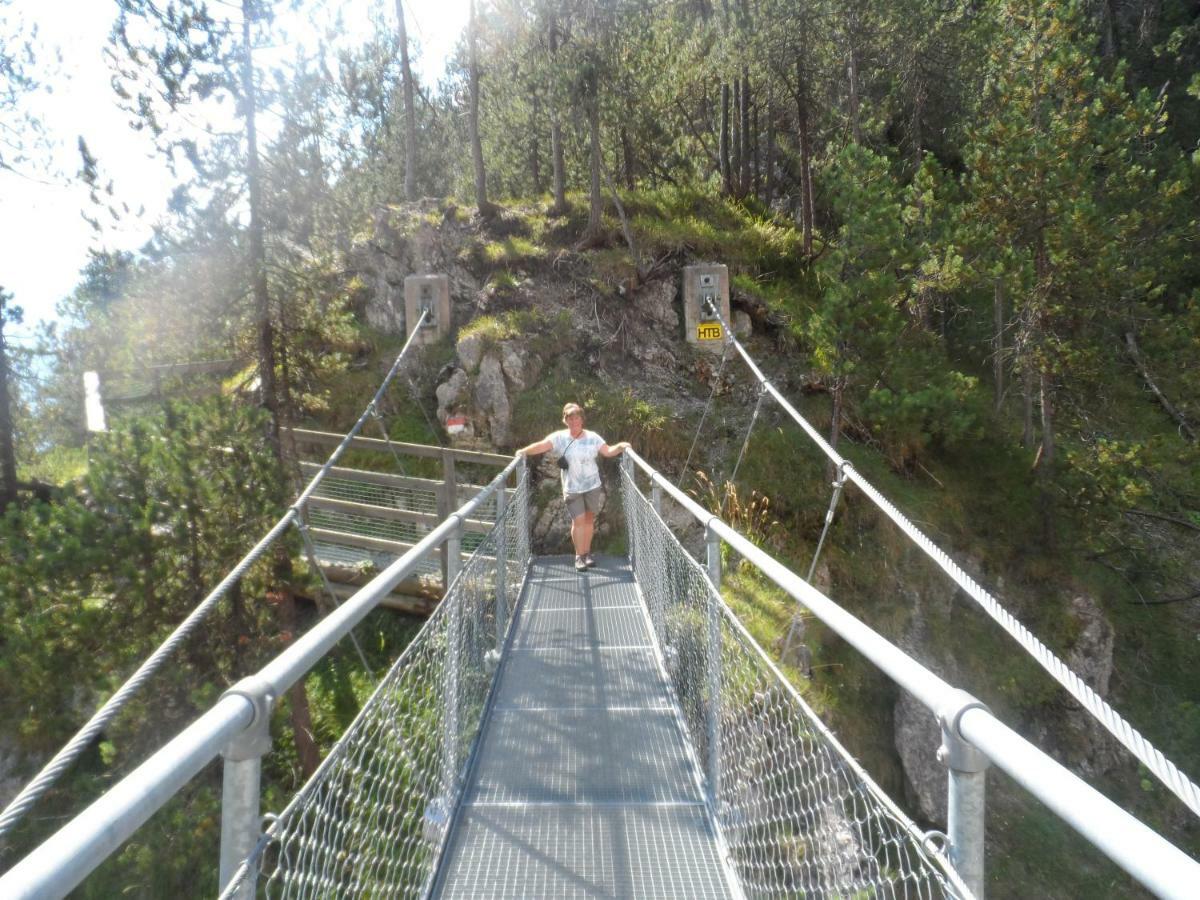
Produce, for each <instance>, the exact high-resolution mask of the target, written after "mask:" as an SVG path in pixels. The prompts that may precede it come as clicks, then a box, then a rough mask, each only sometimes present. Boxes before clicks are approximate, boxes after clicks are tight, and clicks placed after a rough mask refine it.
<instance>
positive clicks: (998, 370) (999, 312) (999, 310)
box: [992, 278, 1004, 413]
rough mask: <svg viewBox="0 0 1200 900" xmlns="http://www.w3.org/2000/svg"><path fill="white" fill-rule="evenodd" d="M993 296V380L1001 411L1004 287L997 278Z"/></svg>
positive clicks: (996, 400) (1002, 392) (997, 403)
mask: <svg viewBox="0 0 1200 900" xmlns="http://www.w3.org/2000/svg"><path fill="white" fill-rule="evenodd" d="M994 287H995V292H994V294H993V297H992V324H993V331H992V381H993V382H994V387H995V407H996V412H997V413H999V412H1000V410H1001V408H1002V407H1003V405H1004V287H1003V285H1002V284H1001V282H1000V279H999V278H997V279H996V283H995V286H994Z"/></svg>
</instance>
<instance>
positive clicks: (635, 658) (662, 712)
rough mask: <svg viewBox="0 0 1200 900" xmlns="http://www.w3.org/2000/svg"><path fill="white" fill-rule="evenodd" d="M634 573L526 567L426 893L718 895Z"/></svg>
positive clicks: (624, 566)
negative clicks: (488, 704)
mask: <svg viewBox="0 0 1200 900" xmlns="http://www.w3.org/2000/svg"><path fill="white" fill-rule="evenodd" d="M731 881H732V876H731V875H730V874H728V872H727V870H726V868H725V867H724V866H723V865H722V862H721V859H720V854H719V850H718V843H717V838H716V834H715V831H714V829H713V825H712V823H711V821H710V819H709V816H708V812H707V809H706V807H705V805H704V802H703V793H702V790H701V783H700V777H699V774H698V771H697V766H696V763H695V761H694V759H693V758H692V756H691V753H690V751H689V745H688V742H687V739H686V736H685V734H684V733H683V731H682V729H681V727H680V721H679V719H678V718H677V716H676V713H675V710H674V707H673V706H672V704H671V700H670V695H669V693H668V688H667V682H666V679H665V677H664V674H663V671H662V668H661V665H660V659H659V656H658V654H657V653H656V650H655V647H654V639H653V637H652V633H651V630H650V627H649V623H648V621H647V619H646V615H645V612H644V607H643V604H642V601H641V597H640V595H639V593H638V588H637V585H636V584H635V582H634V578H633V573H632V572H631V571H630V569H629V565H628V562H627V561H626V560H625V559H623V558H622V559H617V558H607V559H600V560H599V564H598V565H597V567H596V568H595V569H593V570H591V571H589V572H588V573H586V574H578V573H576V572H575V570H574V567H573V561H572V558H571V557H557V558H556V557H545V558H541V559H537V560H535V561H534V562H533V564H532V567H531V569H530V572H529V577H528V580H527V582H526V586H525V590H524V593H523V594H522V596H521V599H520V603H519V606H518V609H517V613H516V621H515V622H514V623H513V629H512V632H511V635H510V638H509V644H508V646H507V648H506V651H505V655H504V660H503V663H502V666H501V669H500V672H499V677H498V682H497V685H496V692H495V696H494V699H493V703H492V708H491V711H490V714H489V715H488V718H487V721H486V723H485V725H484V728H483V732H482V735H481V737H480V744H479V749H478V751H477V753H476V756H475V759H474V761H473V764H472V767H471V771H470V775H469V778H468V783H467V787H466V789H465V791H464V795H463V801H462V805H461V806H460V808H459V810H458V813H457V816H456V819H455V823H454V829H453V833H452V835H451V837H450V842H449V845H448V849H447V851H446V856H445V858H444V859H443V861H442V865H441V868H440V871H439V873H438V881H437V886H436V889H435V891H434V896H436V897H443V898H450V897H454V898H462V897H479V898H483V897H487V898H502V897H512V898H518V897H519V898H528V897H555V898H560V897H687V898H693V897H694V898H700V897H732V896H735V893H734V892H733V891H732V890H731V888H730V882H731Z"/></svg>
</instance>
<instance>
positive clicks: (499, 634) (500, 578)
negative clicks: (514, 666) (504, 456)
mask: <svg viewBox="0 0 1200 900" xmlns="http://www.w3.org/2000/svg"><path fill="white" fill-rule="evenodd" d="M507 511H508V488H507V487H506V486H505V485H504V484H501V485H500V487H499V488H498V489H497V490H496V525H495V528H496V646H498V647H499V646H501V645H502V644H503V643H504V631H505V629H506V628H507V627H508V524H507V523H506V522H505V521H504V516H505V513H506V512H507Z"/></svg>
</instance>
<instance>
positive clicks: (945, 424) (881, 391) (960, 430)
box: [859, 369, 981, 469]
mask: <svg viewBox="0 0 1200 900" xmlns="http://www.w3.org/2000/svg"><path fill="white" fill-rule="evenodd" d="M907 383H909V384H912V385H914V386H913V387H911V388H909V389H908V390H896V389H893V388H891V387H889V386H887V385H884V384H880V385H878V386H875V387H872V388H871V389H870V390H869V391H868V392H867V395H866V397H864V398H863V401H862V403H861V405H860V406H859V412H860V413H861V414H862V415H863V417H864V418H865V420H866V421H867V422H870V423H871V424H870V427H871V433H872V434H873V435H874V436H875V437H876V438H877V439H878V440H879V442H880V444H881V445H882V446H883V448H884V450H885V452H886V453H887V454H888V457H889V458H890V459H891V460H892V463H893V465H895V466H896V467H897V468H900V469H903V468H907V467H908V465H909V464H910V463H911V462H913V461H915V460H917V459H919V458H920V457H923V456H925V455H926V452H927V451H928V449H929V448H930V446H931V445H933V444H937V445H938V446H939V447H952V446H954V445H955V444H957V443H958V442H960V441H962V440H963V439H964V438H966V437H968V436H975V435H978V434H979V431H980V425H979V423H980V413H981V410H980V408H979V407H980V403H979V399H978V394H977V390H976V389H977V388H978V385H979V380H978V379H977V378H972V377H970V376H967V375H963V374H962V373H960V372H954V371H938V370H937V369H934V371H933V372H932V373H930V375H928V376H927V377H926V380H924V382H922V381H921V380H920V379H917V378H914V379H912V381H909V382H907Z"/></svg>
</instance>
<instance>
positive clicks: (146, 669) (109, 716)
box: [0, 311, 428, 838]
mask: <svg viewBox="0 0 1200 900" xmlns="http://www.w3.org/2000/svg"><path fill="white" fill-rule="evenodd" d="M426 315H428V311H426V312H423V313H421V319H420V320H418V321H417V328H416V329H414V330H413V333H412V334H411V335H410V336H409V338H408V340H407V341H405V342H404V347H403V348H401V350H400V353H399V355H398V356H397V357H396V361H395V362H393V363H392V367H391V369H389V370H388V373H387V375H386V376H385V377H384V379H383V382H382V384H380V385H379V389H378V390H377V391H376V392H375V396H374V397H373V398H372V399H371V402H370V403H369V404H368V405H367V408H366V409H364V410H363V412H362V415H360V416H359V417H358V421H357V422H355V423H354V427H353V428H351V429H350V431H349V432H347V434H346V436H345V437H344V438H343V439H342V442H341V443H340V444H339V445H338V446H337V448H336V449H335V450H334V451H333V453H331V454H330V455H329V459H328V460H326V462H325V464H324V465H323V466H322V467H321V469H320V471H318V472H317V474H316V475H314V476H313V477H312V480H311V481H310V482H309V483H308V485H307V486H306V487H305V488H304V490H302V491H301V492H300V494H299V496H297V497H296V501H295V502H294V503H293V504H292V505H291V506H289V507H288V509H287V511H286V512H285V513H284V514H283V516H282V517H281V518H280V519H279V521H278V522H276V523H275V525H274V526H273V527H272V528H271V530H270V531H269V532H267V534H266V535H265V536H264V537H263V539H262V540H260V541H259V542H258V543H257V544H255V545H254V547H253V548H252V549H251V550H250V552H249V553H247V554H246V555H245V556H244V557H242V559H241V561H240V562H238V564H237V565H236V566H234V567H233V569H232V570H231V571H230V572H229V574H228V575H226V576H225V577H224V578H223V579H222V580H221V582H220V584H218V585H217V586H216V587H215V588H213V590H212V592H211V593H209V595H208V596H207V597H205V598H204V599H203V600H202V601H200V603H199V604H198V605H197V606H196V608H195V609H193V610H192V612H191V613H190V614H189V615H188V617H187V618H186V619H184V620H183V622H181V623H180V624H179V626H178V627H177V628H176V629H175V630H174V631H173V632H171V634H170V636H169V637H167V639H166V640H165V641H163V642H162V644H160V645H159V647H158V649H157V650H155V651H154V652H153V653H152V654H151V655H150V656H149V657H148V658H147V659H146V661H145V662H143V663H142V664H141V666H139V667H138V669H137V671H136V672H134V673H133V675H131V676H130V677H129V679H128V680H127V681H126V682H125V683H124V684H123V685H121V687H120V688H118V689H117V691H116V693H114V694H113V695H112V696H111V697H109V698H108V700H107V701H106V702H105V703H104V704H103V705H102V706H101V707H100V709H98V710H97V711H96V712H95V713H94V714H93V715H92V717H91V718H90V719H89V720H88V721H87V723H86V724H85V725H84V726H83V727H82V728H80V729H79V731H77V732H76V733H75V736H74V737H73V738H71V739H70V741H68V742H67V744H66V745H65V746H64V747H63V748H62V749H61V750H59V751H58V753H56V754H55V755H54V758H53V759H51V760H50V762H48V763H47V764H46V765H45V766H44V767H43V768H42V770H41V771H40V772H39V773H38V774H37V775H36V776H34V778H33V780H32V781H30V782H29V783H28V784H27V785H25V787H23V788H22V789H21V791H20V793H18V794H17V796H16V797H14V798H13V799H12V801H11V802H10V803H9V804H8V806H6V807H5V808H4V812H3V813H0V838H3V837H4V836H5V835H6V834H8V832H10V831H11V830H12V829H13V826H15V825H16V824H17V822H18V821H19V820H20V819H21V818H22V817H23V816H24V815H25V814H26V813H27V812H28V811H29V810H30V808H32V806H33V805H34V804H35V803H36V802H37V801H38V800H39V799H40V798H41V797H42V796H44V795H45V793H46V792H47V791H48V790H50V788H51V787H53V785H54V783H55V782H56V781H58V779H59V778H60V777H62V775H63V773H64V772H66V771H67V769H68V768H70V767H71V765H72V764H73V763H74V762H75V760H77V759H78V758H79V756H80V755H81V754H82V753H83V751H84V750H86V749H87V748H88V747H89V746H90V745H91V743H92V741H94V740H95V739H96V737H97V736H98V735H99V734H100V733H101V732H102V731H104V729H105V727H107V725H108V723H109V722H111V721H112V720H113V718H114V717H116V715H117V714H118V713H119V712H120V711H121V710H122V709H124V708H125V706H126V705H127V704H128V703H129V701H130V700H131V699H132V698H133V696H134V694H136V693H137V692H138V690H139V689H141V687H142V686H143V685H144V684H145V683H146V682H147V681H149V680H150V678H151V677H152V676H153V675H154V674H155V673H156V672H157V671H158V670H159V669H160V668H162V666H163V664H164V663H165V662H166V661H167V659H169V658H170V656H171V654H172V653H173V652H174V651H175V650H176V649H177V648H178V647H179V645H180V644H182V643H183V642H184V640H186V639H187V638H188V637H189V636H190V635H191V634H192V633H193V632H194V631H195V630H196V629H197V628H198V627H199V625H200V623H201V622H203V621H204V619H205V617H206V616H207V615H208V614H209V613H210V612H212V610H213V608H214V607H215V606H216V605H217V602H218V601H219V600H220V599H221V598H222V597H224V596H225V594H226V592H228V590H229V588H230V587H232V586H233V585H234V584H236V583H237V582H238V581H240V580H241V578H242V576H243V575H245V574H246V572H247V571H248V570H249V569H250V567H251V566H253V565H254V563H256V562H257V561H258V560H259V559H261V558H262V555H263V554H264V553H266V551H267V549H268V548H270V546H271V545H272V544H274V543H275V541H276V540H278V539H279V536H280V535H281V534H283V533H284V532H285V531H287V529H288V528H289V527H290V526H291V525H292V524H294V523H295V522H296V521H297V520H298V518H299V515H300V509H301V508H302V507H303V506H304V504H305V503H307V502H308V498H309V497H311V496H312V494H313V492H314V491H315V490H316V489H317V486H318V485H319V484H320V483H321V482H322V481H323V480H324V478H325V476H326V475H327V474H328V473H329V470H330V469H332V468H333V466H334V464H336V463H337V461H338V460H339V459H340V458H341V456H342V454H343V453H345V451H346V448H347V447H349V446H350V442H351V441H352V440H353V439H354V437H355V435H357V434H358V432H359V431H360V430H362V426H363V423H364V422H365V421H366V418H367V415H368V413H369V411H370V409H371V407H372V406H373V405H374V404H376V403H377V402H378V401H379V399H380V397H382V396H383V393H384V391H386V390H387V388H388V385H389V384H391V382H392V379H393V378H394V377H395V376H396V373H397V372H398V371H399V370H400V365H401V363H402V362H403V360H404V356H405V354H406V353H408V350H409V347H411V346H412V345H413V338H415V337H416V335H417V334H418V333H419V332H420V326H421V322H422V321H423V320H424V318H425V316H426Z"/></svg>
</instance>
